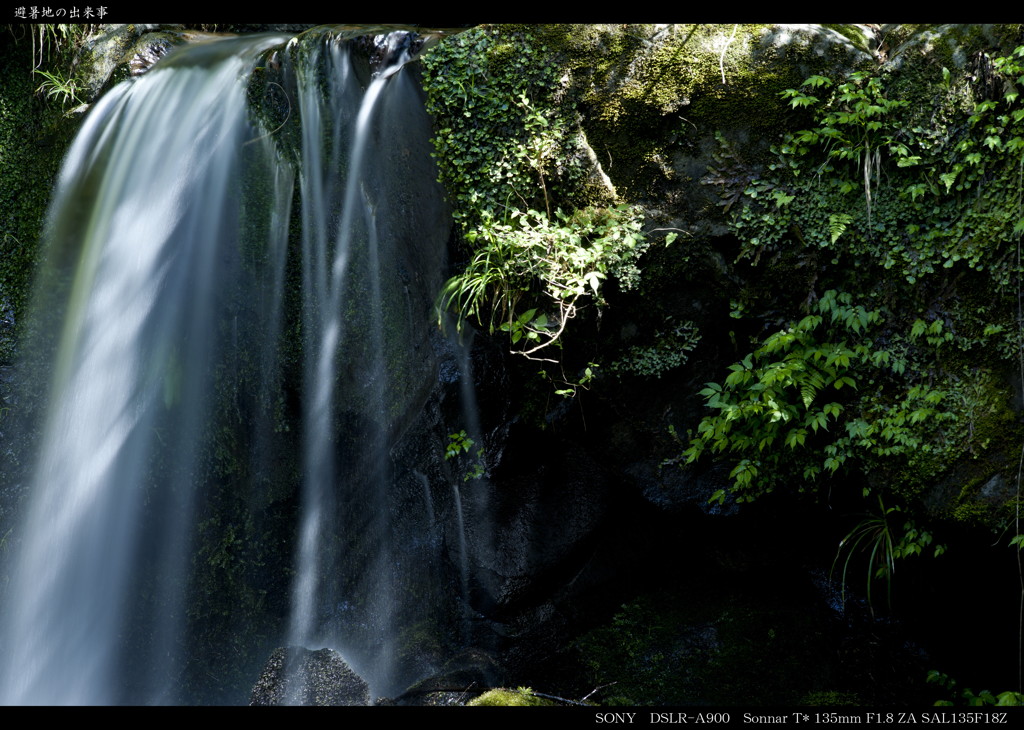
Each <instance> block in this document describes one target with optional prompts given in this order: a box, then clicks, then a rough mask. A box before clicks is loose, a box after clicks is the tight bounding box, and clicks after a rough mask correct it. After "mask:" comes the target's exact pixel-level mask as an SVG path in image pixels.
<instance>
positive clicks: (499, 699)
mask: <svg viewBox="0 0 1024 730" xmlns="http://www.w3.org/2000/svg"><path fill="white" fill-rule="evenodd" d="M556 705H557V703H556V702H552V701H551V700H547V699H544V698H543V697H537V696H536V695H534V694H533V692H532V691H531V690H530V689H529V688H528V687H520V688H518V689H504V688H498V689H492V690H488V691H487V692H484V693H483V694H482V695H480V696H479V697H476V698H474V699H472V700H470V701H469V702H467V703H466V707H554V706H556Z"/></svg>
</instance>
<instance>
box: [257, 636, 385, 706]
mask: <svg viewBox="0 0 1024 730" xmlns="http://www.w3.org/2000/svg"><path fill="white" fill-rule="evenodd" d="M370 702H371V697H370V687H369V685H367V684H366V682H364V681H363V679H362V678H361V677H360V676H359V675H358V674H356V673H355V672H353V671H352V670H351V669H350V668H349V666H348V664H346V663H345V660H344V659H342V658H341V655H340V654H338V652H336V651H333V650H331V649H320V650H319V651H312V650H310V649H304V648H301V647H288V648H280V649H274V651H273V653H272V654H271V655H270V659H268V660H267V664H266V666H265V667H264V668H263V672H262V673H261V674H260V678H259V679H257V680H256V684H255V685H254V686H253V688H252V697H251V699H250V700H249V704H250V705H286V704H288V705H292V704H294V705H369V704H370Z"/></svg>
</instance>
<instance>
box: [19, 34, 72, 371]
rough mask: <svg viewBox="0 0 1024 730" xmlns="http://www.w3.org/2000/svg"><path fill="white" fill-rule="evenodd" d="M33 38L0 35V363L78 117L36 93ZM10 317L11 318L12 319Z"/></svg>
mask: <svg viewBox="0 0 1024 730" xmlns="http://www.w3.org/2000/svg"><path fill="white" fill-rule="evenodd" d="M32 63H33V59H32V44H31V42H30V39H29V38H27V37H19V38H13V37H11V36H10V35H9V34H7V33H4V38H3V40H2V41H0V66H2V67H3V68H5V69H7V72H6V73H4V74H3V75H2V77H0V211H2V213H0V364H8V363H10V362H11V361H12V360H13V358H14V355H15V347H16V345H15V343H16V342H17V340H18V338H19V336H20V332H21V328H22V325H23V323H24V321H25V315H26V314H27V310H28V303H29V300H30V299H31V284H32V280H33V278H34V273H35V270H36V264H37V259H38V248H39V239H40V236H41V232H42V228H43V223H44V220H45V218H46V209H47V206H48V205H49V202H50V194H51V191H52V189H53V185H54V183H55V181H56V177H57V173H58V172H59V169H60V163H61V160H62V158H63V156H64V152H65V150H66V148H67V145H68V144H69V143H70V140H71V136H72V135H73V133H74V131H75V130H76V129H77V125H78V120H77V119H71V118H68V117H66V116H65V115H64V114H63V111H62V109H61V107H60V104H58V103H46V102H45V101H44V100H42V99H40V98H39V97H37V96H36V95H35V88H36V86H37V85H38V78H36V77H33V74H32ZM12 322H13V324H12Z"/></svg>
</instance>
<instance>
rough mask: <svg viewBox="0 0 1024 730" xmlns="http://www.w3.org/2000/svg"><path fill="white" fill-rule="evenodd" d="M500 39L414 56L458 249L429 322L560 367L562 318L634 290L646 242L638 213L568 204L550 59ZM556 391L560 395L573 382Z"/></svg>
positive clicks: (519, 42) (569, 176)
mask: <svg viewBox="0 0 1024 730" xmlns="http://www.w3.org/2000/svg"><path fill="white" fill-rule="evenodd" d="M511 37H514V38H515V39H516V43H515V45H514V46H513V45H512V44H511V43H510V36H509V35H508V34H505V33H502V32H500V31H499V30H498V29H493V28H484V27H480V28H474V29H472V30H470V31H467V32H464V33H461V34H459V35H457V36H455V37H452V38H449V39H447V40H446V41H445V42H443V43H442V44H440V45H439V46H438V47H437V48H435V49H433V50H432V51H431V52H430V53H429V54H427V55H426V56H425V57H424V59H423V64H424V69H425V78H424V88H425V89H426V92H427V108H428V110H429V111H430V112H431V114H432V115H433V116H434V120H435V136H434V146H435V151H436V156H437V158H438V160H439V163H440V165H439V167H440V179H441V182H442V183H443V184H444V185H445V187H446V189H447V190H448V192H449V195H450V197H451V199H452V203H453V207H454V210H455V213H454V215H455V220H456V223H457V225H458V226H459V228H460V232H461V234H462V239H463V241H464V242H465V243H466V244H467V248H468V250H467V251H466V257H467V259H468V260H467V261H466V263H465V264H464V267H463V269H462V271H461V272H459V273H457V274H456V275H455V276H453V277H452V278H451V279H450V280H449V281H448V282H447V283H446V284H445V285H444V287H443V289H442V292H441V296H440V298H439V303H438V304H439V307H438V308H439V322H443V321H444V318H445V315H444V312H445V311H446V310H451V311H452V312H453V313H455V314H456V315H457V316H458V317H459V324H460V327H461V325H462V323H463V322H464V321H466V320H471V321H475V322H476V323H477V324H478V325H481V326H483V327H485V328H486V329H487V330H488V331H490V332H491V333H494V332H499V331H500V332H505V333H507V335H508V338H509V342H510V345H511V349H512V352H514V353H517V354H521V355H524V356H526V357H528V358H530V359H535V360H541V361H545V362H550V363H555V364H560V358H559V357H557V356H552V355H551V352H553V351H554V350H557V349H559V348H561V347H562V344H563V341H564V333H565V331H566V328H567V326H568V324H569V322H570V321H571V320H573V319H575V318H576V317H577V315H578V314H579V312H580V310H581V309H582V308H583V307H584V305H586V304H588V303H592V304H596V305H599V306H600V305H603V304H605V291H606V288H605V285H606V282H607V280H609V279H610V280H614V281H616V282H617V284H618V286H619V288H621V289H630V288H633V287H635V286H636V284H637V282H638V280H639V276H640V270H639V268H638V266H637V262H638V260H639V258H640V257H641V256H642V255H643V253H644V252H645V251H646V250H647V248H648V246H649V245H650V242H649V240H648V238H647V237H646V235H645V234H644V231H643V213H642V210H641V209H640V208H638V207H636V206H630V205H622V204H619V205H610V206H609V205H603V206H597V205H587V204H584V205H582V206H578V202H577V201H578V200H579V199H580V198H581V197H582V195H581V194H580V191H581V190H583V189H584V188H585V185H584V182H583V181H584V178H585V177H586V170H585V169H584V164H583V162H581V160H584V159H585V158H586V156H585V155H584V154H582V153H581V150H580V145H581V144H582V142H581V135H580V133H579V131H578V128H577V122H576V120H575V119H574V117H573V116H572V115H571V113H570V105H561V104H560V103H559V102H560V100H561V98H562V95H563V94H564V92H565V89H564V88H563V82H564V81H565V79H566V78H567V77H564V76H561V75H560V74H561V67H560V66H559V63H558V60H557V59H558V54H555V53H553V52H551V51H550V49H548V48H547V47H546V46H545V45H544V44H543V43H542V42H540V41H539V40H538V38H537V37H536V36H531V35H529V34H526V33H521V34H513V35H512V36H511ZM549 348H550V349H549ZM592 372H593V371H592V370H591V373H589V374H585V375H584V377H585V378H588V379H589V377H590V376H591V375H592ZM563 377H564V376H563ZM580 382H582V381H580ZM568 384H569V385H570V387H569V388H567V389H564V390H562V391H560V392H562V393H564V394H572V393H573V392H575V387H576V385H578V384H580V383H576V382H569V383H568Z"/></svg>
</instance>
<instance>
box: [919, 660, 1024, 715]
mask: <svg viewBox="0 0 1024 730" xmlns="http://www.w3.org/2000/svg"><path fill="white" fill-rule="evenodd" d="M926 681H927V682H932V683H935V684H938V685H939V686H940V687H942V688H943V689H945V690H946V691H947V692H949V694H950V695H951V696H952V697H953V699H952V700H937V701H936V702H935V704H936V705H937V706H946V707H951V706H953V705H956V704H964V705H967V706H968V707H983V706H985V705H996V706H998V707H1019V706H1020V705H1024V694H1021V693H1020V692H1014V691H1012V690H1009V691H1006V692H1000V693H999V694H997V695H994V694H992V692H990V691H989V690H987V689H983V690H982V691H981V692H977V693H976V692H974V690H972V689H971V688H970V687H965V688H964V689H962V690H960V692H959V693H957V692H956V680H955V679H952V678H950V676H949V675H948V674H945V673H944V672H940V671H938V670H937V669H932V670H930V671H929V672H928V677H927V679H926ZM958 700H960V701H961V702H958Z"/></svg>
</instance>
